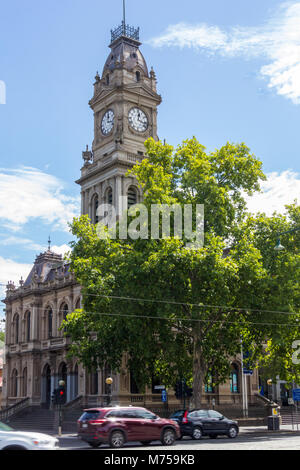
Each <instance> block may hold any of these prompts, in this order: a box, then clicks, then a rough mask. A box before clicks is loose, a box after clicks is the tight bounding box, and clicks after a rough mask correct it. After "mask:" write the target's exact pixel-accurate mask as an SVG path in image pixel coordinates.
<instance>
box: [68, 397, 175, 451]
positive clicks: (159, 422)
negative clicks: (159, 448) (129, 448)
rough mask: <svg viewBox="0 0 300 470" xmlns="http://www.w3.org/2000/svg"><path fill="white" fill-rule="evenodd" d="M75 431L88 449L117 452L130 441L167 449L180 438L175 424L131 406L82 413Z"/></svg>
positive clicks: (97, 409) (95, 409)
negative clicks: (105, 446)
mask: <svg viewBox="0 0 300 470" xmlns="http://www.w3.org/2000/svg"><path fill="white" fill-rule="evenodd" d="M77 430H78V437H80V438H81V439H82V440H83V441H85V442H87V443H88V444H89V445H90V446H91V447H99V446H100V445H101V444H109V445H110V446H111V447H115V448H119V447H123V445H124V444H125V442H130V441H140V442H141V443H142V444H144V445H148V444H150V443H151V441H157V440H159V441H161V442H162V444H163V445H165V446H169V445H172V444H174V442H175V440H176V439H179V438H180V429H179V426H178V424H177V423H176V422H175V421H172V420H170V419H162V418H160V417H159V416H157V415H155V414H154V413H152V412H151V411H148V410H146V409H145V408H140V407H131V406H130V407H115V408H93V409H88V410H84V413H83V415H82V416H81V417H80V418H79V420H78V421H77Z"/></svg>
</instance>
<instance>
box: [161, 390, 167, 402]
mask: <svg viewBox="0 0 300 470" xmlns="http://www.w3.org/2000/svg"><path fill="white" fill-rule="evenodd" d="M161 401H162V402H163V403H167V401H168V395H167V391H166V390H165V389H164V390H162V391H161Z"/></svg>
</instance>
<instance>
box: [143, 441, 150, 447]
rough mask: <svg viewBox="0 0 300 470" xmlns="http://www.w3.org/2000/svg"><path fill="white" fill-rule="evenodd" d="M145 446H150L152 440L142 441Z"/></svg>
mask: <svg viewBox="0 0 300 470" xmlns="http://www.w3.org/2000/svg"><path fill="white" fill-rule="evenodd" d="M141 443H142V444H143V446H149V445H150V444H151V441H141Z"/></svg>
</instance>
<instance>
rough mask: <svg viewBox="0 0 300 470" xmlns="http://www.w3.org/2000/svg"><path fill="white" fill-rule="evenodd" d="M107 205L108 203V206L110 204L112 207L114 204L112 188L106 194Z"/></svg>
mask: <svg viewBox="0 0 300 470" xmlns="http://www.w3.org/2000/svg"><path fill="white" fill-rule="evenodd" d="M106 203H107V204H110V205H112V203H113V192H112V189H111V188H109V189H108V190H107V194H106Z"/></svg>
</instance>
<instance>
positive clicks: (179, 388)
mask: <svg viewBox="0 0 300 470" xmlns="http://www.w3.org/2000/svg"><path fill="white" fill-rule="evenodd" d="M182 392H183V390H182V381H181V380H178V381H177V382H176V384H175V397H176V398H177V399H179V398H182V396H183V393H182Z"/></svg>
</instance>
